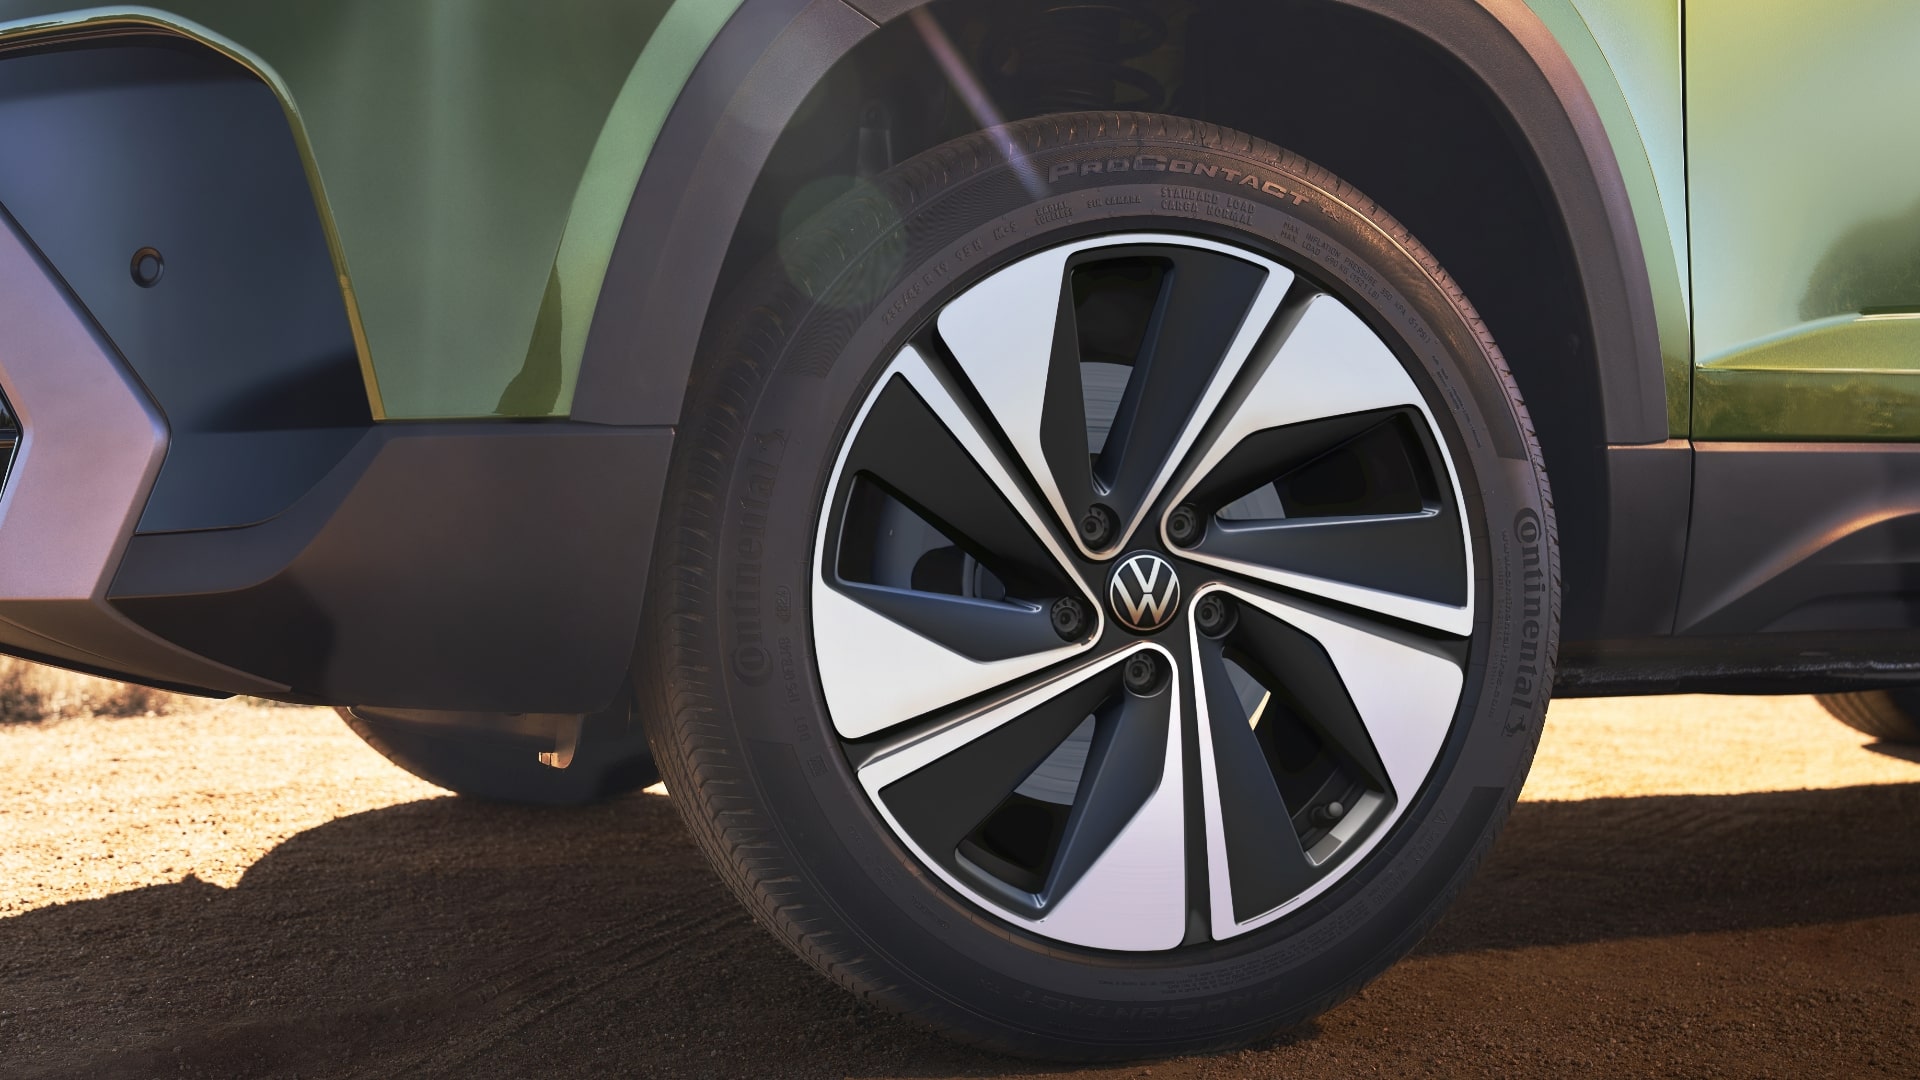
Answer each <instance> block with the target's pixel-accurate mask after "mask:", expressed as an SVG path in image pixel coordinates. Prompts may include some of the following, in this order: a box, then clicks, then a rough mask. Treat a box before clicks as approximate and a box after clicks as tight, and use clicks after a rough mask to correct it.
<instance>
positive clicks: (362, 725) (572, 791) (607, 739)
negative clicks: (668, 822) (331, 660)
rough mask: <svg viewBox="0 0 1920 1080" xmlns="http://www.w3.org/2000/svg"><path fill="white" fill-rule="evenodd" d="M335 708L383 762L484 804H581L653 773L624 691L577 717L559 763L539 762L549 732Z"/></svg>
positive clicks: (632, 786) (642, 782)
mask: <svg viewBox="0 0 1920 1080" xmlns="http://www.w3.org/2000/svg"><path fill="white" fill-rule="evenodd" d="M335 711H336V712H338V713H339V714H340V718H341V719H342V720H344V721H346V724H347V727H348V728H350V729H352V731H353V733H354V734H356V735H358V736H360V737H361V738H362V739H364V740H366V743H367V745H368V746H371V747H373V748H374V749H375V750H377V751H379V752H380V755H381V756H382V757H384V758H386V759H387V760H388V761H391V762H393V763H394V764H395V765H398V766H400V767H401V768H402V769H405V770H406V771H408V772H410V773H412V774H413V775H415V776H417V777H419V778H420V779H422V780H425V781H426V782H427V783H429V784H432V785H434V786H435V787H441V788H445V789H447V790H448V791H451V792H453V793H454V794H456V795H462V796H465V797H468V798H473V799H481V800H484V801H487V802H507V803H529V804H532V805H537V806H581V805H585V804H587V803H592V802H598V801H600V800H602V799H610V798H613V797H614V796H617V795H624V794H626V793H627V792H630V791H637V790H639V789H640V788H643V787H646V786H647V785H648V784H651V783H654V782H655V781H657V780H659V779H660V772H659V770H658V769H657V768H655V767H654V764H653V755H652V754H651V753H650V752H649V751H648V749H647V744H646V735H645V732H644V730H643V728H642V727H641V725H640V723H639V721H638V719H637V718H636V717H635V716H634V713H633V704H632V697H631V695H630V694H629V693H627V692H624V691H623V692H622V694H621V696H620V700H619V702H618V703H617V704H616V705H615V706H614V707H612V708H610V709H607V710H604V711H602V712H598V713H594V714H592V715H591V716H588V717H587V718H586V720H585V721H584V722H583V723H582V725H581V729H580V736H579V741H578V745H577V747H576V749H575V751H574V755H573V759H572V761H571V762H569V763H568V765H567V767H566V768H564V769H556V768H553V767H551V766H549V765H546V764H543V763H542V762H541V761H540V754H541V753H542V752H543V751H548V750H552V749H553V740H552V739H550V738H549V739H539V738H531V737H528V736H524V735H514V734H508V733H505V732H494V731H486V730H469V729H465V728H455V727H449V726H446V725H443V724H432V723H419V722H413V721H408V720H405V719H401V718H397V717H393V716H382V715H379V714H377V713H373V712H371V711H363V712H355V711H353V710H350V709H337V710H335Z"/></svg>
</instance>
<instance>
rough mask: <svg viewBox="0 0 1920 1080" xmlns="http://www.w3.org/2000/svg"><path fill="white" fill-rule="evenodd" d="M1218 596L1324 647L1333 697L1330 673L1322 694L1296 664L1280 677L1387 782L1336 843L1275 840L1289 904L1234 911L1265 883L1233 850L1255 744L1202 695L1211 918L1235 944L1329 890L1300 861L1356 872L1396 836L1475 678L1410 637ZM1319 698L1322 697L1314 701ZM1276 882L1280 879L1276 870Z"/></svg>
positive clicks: (1341, 826) (1262, 601)
mask: <svg viewBox="0 0 1920 1080" xmlns="http://www.w3.org/2000/svg"><path fill="white" fill-rule="evenodd" d="M1217 591H1218V592H1221V593H1224V594H1226V595H1230V596H1232V597H1233V598H1234V599H1235V600H1236V601H1238V602H1239V603H1241V604H1243V605H1245V606H1246V607H1247V608H1251V609H1252V610H1251V611H1250V612H1246V613H1245V614H1243V616H1242V618H1243V619H1244V618H1248V617H1259V616H1264V617H1266V618H1268V619H1271V620H1273V621H1275V622H1277V623H1279V624H1283V625H1284V626H1285V627H1287V628H1291V629H1292V630H1294V631H1297V632H1298V633H1299V634H1301V635H1304V636H1305V638H1306V639H1310V640H1311V642H1312V643H1313V644H1314V645H1316V646H1317V647H1318V649H1319V650H1322V651H1323V654H1324V659H1325V662H1326V663H1327V664H1328V665H1330V672H1329V673H1330V674H1331V675H1332V676H1333V677H1334V678H1336V679H1337V683H1338V685H1337V687H1334V688H1332V689H1331V691H1330V690H1329V688H1328V687H1327V686H1325V685H1324V683H1325V675H1322V676H1321V677H1320V679H1319V681H1320V682H1321V684H1322V685H1319V686H1315V685H1314V684H1315V682H1316V679H1315V677H1314V675H1315V673H1313V672H1311V671H1309V670H1305V669H1303V667H1302V666H1301V665H1300V664H1298V663H1297V662H1296V663H1292V664H1282V665H1280V666H1285V667H1289V668H1291V670H1289V671H1285V672H1282V673H1281V675H1282V678H1283V679H1284V680H1286V682H1287V684H1288V690H1289V691H1290V692H1291V693H1292V694H1294V695H1296V700H1300V699H1304V700H1305V701H1306V703H1307V706H1308V711H1310V712H1312V713H1313V714H1314V715H1315V720H1316V722H1318V723H1320V724H1322V725H1324V727H1323V729H1322V732H1323V735H1324V737H1325V738H1326V740H1327V741H1328V742H1330V743H1344V744H1346V746H1347V747H1348V748H1349V749H1350V750H1351V751H1352V753H1351V757H1350V759H1352V760H1358V761H1359V763H1360V764H1359V765H1358V770H1359V771H1360V772H1361V773H1363V774H1367V773H1374V772H1376V771H1377V772H1378V774H1379V775H1378V776H1369V777H1368V778H1367V781H1368V782H1367V784H1366V786H1367V787H1368V788H1370V789H1372V790H1369V791H1368V792H1367V793H1366V794H1364V795H1362V796H1361V797H1360V798H1359V799H1358V800H1356V803H1355V805H1352V806H1348V807H1345V808H1344V809H1345V811H1346V814H1345V816H1344V817H1343V818H1342V819H1340V820H1339V822H1338V823H1337V824H1334V825H1333V826H1332V827H1331V828H1329V829H1327V830H1326V837H1325V838H1323V839H1322V840H1320V842H1319V843H1317V844H1316V845H1315V847H1314V850H1312V851H1307V852H1302V851H1301V848H1300V846H1299V845H1298V843H1297V842H1293V843H1291V844H1289V843H1288V842H1291V841H1294V840H1295V838H1294V836H1293V835H1292V833H1291V831H1290V830H1288V831H1287V834H1286V836H1285V837H1284V840H1270V841H1267V845H1266V849H1265V851H1264V853H1263V855H1264V857H1265V858H1268V859H1271V860H1275V861H1276V862H1277V864H1278V867H1279V873H1280V875H1281V879H1282V881H1283V884H1284V885H1285V886H1286V890H1285V891H1286V892H1287V893H1288V895H1287V897H1286V899H1285V900H1284V901H1283V902H1282V903H1280V904H1278V905H1274V906H1269V907H1264V909H1261V905H1255V908H1256V909H1255V910H1248V908H1247V905H1246V904H1245V903H1242V904H1241V905H1239V907H1238V909H1236V905H1235V897H1236V889H1238V893H1239V895H1241V896H1245V895H1246V893H1247V891H1248V879H1249V877H1250V876H1257V875H1249V874H1248V873H1245V872H1242V873H1239V874H1236V872H1235V871H1236V867H1235V855H1236V854H1238V855H1239V857H1240V858H1241V859H1246V858H1248V857H1249V856H1248V855H1247V854H1246V851H1247V847H1248V845H1246V844H1245V843H1244V842H1241V843H1238V844H1236V843H1235V841H1236V839H1238V838H1236V837H1235V835H1234V831H1235V829H1236V827H1240V828H1241V829H1242V830H1243V831H1244V826H1236V823H1235V821H1234V820H1233V813H1232V812H1231V810H1232V809H1234V807H1233V803H1234V797H1235V783H1236V777H1235V775H1234V774H1235V773H1236V772H1237V771H1239V769H1240V766H1241V765H1242V764H1243V761H1242V760H1241V759H1242V758H1243V757H1244V755H1245V754H1246V753H1247V752H1248V750H1247V745H1246V744H1245V740H1239V741H1234V740H1233V738H1232V737H1231V736H1229V737H1228V738H1225V739H1223V738H1222V733H1223V731H1226V730H1228V729H1230V727H1231V726H1232V725H1237V724H1245V723H1246V722H1247V721H1246V719H1245V716H1244V714H1240V713H1236V714H1234V715H1232V716H1231V717H1227V718H1223V717H1222V716H1220V715H1219V713H1220V711H1221V707H1222V704H1221V697H1220V695H1218V694H1215V695H1206V694H1201V695H1197V699H1198V705H1197V708H1198V711H1199V713H1200V715H1199V717H1198V724H1199V735H1200V740H1199V742H1200V759H1201V761H1200V766H1201V767H1200V773H1201V787H1202V795H1203V805H1204V806H1205V818H1206V821H1205V825H1206V836H1207V866H1208V881H1209V888H1210V898H1211V920H1212V925H1213V933H1214V936H1215V937H1216V938H1226V937H1231V936H1233V935H1235V934H1240V933H1244V932H1246V931H1247V930H1251V929H1253V928H1254V927H1256V926H1260V925H1263V924H1265V923H1266V922H1269V921H1271V920H1272V919H1274V918H1278V917H1279V916H1280V915H1282V914H1284V913H1285V912H1287V911H1290V910H1293V909H1294V908H1297V907H1298V906H1299V905H1301V904H1303V903H1305V902H1307V901H1308V900H1310V899H1312V898H1313V897H1314V896H1316V895H1318V894H1319V892H1320V891H1322V890H1323V889H1324V888H1325V887H1326V886H1327V885H1329V884H1331V882H1332V880H1333V878H1332V877H1324V876H1323V877H1320V878H1319V879H1318V880H1317V881H1314V882H1313V883H1312V884H1311V885H1310V886H1306V887H1303V883H1305V882H1308V881H1312V880H1313V879H1312V877H1311V876H1310V875H1306V874H1303V873H1302V865H1301V864H1300V863H1298V862H1296V861H1295V860H1297V859H1298V857H1299V856H1300V855H1301V854H1304V855H1305V856H1306V858H1307V860H1308V861H1309V862H1310V863H1311V862H1315V861H1317V862H1326V861H1327V860H1329V859H1332V858H1334V857H1336V856H1337V857H1338V858H1339V859H1340V860H1341V861H1342V863H1343V864H1348V865H1350V864H1351V863H1352V862H1353V861H1354V860H1357V859H1358V858H1360V857H1362V856H1363V855H1364V854H1365V853H1366V851H1368V850H1370V849H1371V847H1372V846H1373V844H1375V843H1377V842H1378V840H1379V839H1380V838H1381V837H1383V836H1384V835H1385V834H1386V832H1387V830H1388V828H1389V827H1390V826H1391V824H1392V823H1393V821H1394V820H1396V819H1397V818H1398V817H1399V815H1400V814H1401V813H1402V812H1404V810H1405V809H1406V807H1407V804H1408V803H1409V802H1410V801H1411V800H1412V799H1413V798H1414V797H1415V795H1416V794H1417V793H1418V792H1419V790H1420V786H1421V785H1422V784H1423V783H1424V782H1425V780H1426V777H1427V774H1428V773H1429V772H1430V771H1432V768H1433V764H1434V762H1435V761H1436V760H1437V759H1438V757H1439V754H1440V748H1441V745H1442V744H1443V743H1444V742H1445V741H1446V737H1447V732H1448V731H1449V730H1450V728H1451V726H1452V723H1453V716H1454V711H1455V709H1456V708H1457V707H1458V705H1459V700H1460V691H1461V687H1462V685H1463V684H1464V679H1465V674H1464V672H1463V671H1462V669H1461V667H1460V664H1459V663H1458V662H1457V661H1456V660H1455V659H1454V658H1453V657H1452V656H1450V655H1448V654H1447V653H1446V652H1444V651H1443V650H1441V649H1440V648H1438V647H1437V646H1434V645H1433V644H1431V643H1428V642H1425V641H1422V640H1420V639H1418V638H1416V637H1414V636H1412V635H1408V634H1403V633H1398V632H1396V631H1393V630H1391V629H1388V628H1387V627H1384V626H1378V625H1371V626H1370V625H1367V624H1364V623H1362V622H1359V621H1357V620H1354V619H1351V618H1347V617H1345V616H1343V615H1340V614H1339V613H1336V612H1334V611H1332V610H1330V609H1318V610H1316V609H1314V608H1312V607H1309V606H1307V605H1305V604H1297V603H1290V602H1287V601H1285V600H1282V599H1278V598H1276V597H1273V596H1270V595H1263V594H1260V593H1257V592H1254V591H1251V590H1246V589H1240V588H1235V587H1233V586H1220V587H1217ZM1206 647H1207V646H1206V643H1205V642H1204V639H1202V638H1201V637H1200V636H1199V635H1195V636H1194V639H1193V646H1192V649H1193V652H1192V658H1191V662H1192V664H1193V666H1194V668H1195V670H1204V669H1205V667H1206V665H1207V657H1206V656H1204V655H1203V652H1204V650H1205V648H1206ZM1333 693H1343V694H1344V697H1345V699H1346V701H1347V702H1350V716H1351V720H1349V721H1347V723H1348V724H1351V722H1352V721H1356V720H1357V723H1358V725H1359V729H1358V730H1354V729H1352V728H1351V727H1349V728H1348V730H1344V731H1343V730H1340V728H1341V725H1342V719H1341V714H1342V713H1343V712H1346V710H1345V709H1343V708H1340V707H1339V706H1340V705H1341V704H1342V703H1340V702H1338V701H1335V702H1332V703H1331V704H1332V705H1334V706H1335V707H1332V708H1329V707H1327V706H1328V704H1329V702H1327V701H1326V699H1327V698H1328V697H1330V696H1332V694H1333ZM1315 697H1319V698H1320V699H1321V700H1320V701H1315V700H1314V698H1315ZM1262 704H1263V705H1268V704H1269V703H1266V702H1263V703H1262ZM1257 718H1258V717H1257V716H1256V719H1257ZM1295 812H1296V814H1297V812H1298V811H1297V810H1296V811H1295ZM1269 831H1271V830H1269ZM1356 840H1357V841H1358V844H1357V846H1354V841H1356ZM1263 869H1265V868H1263ZM1268 876H1269V877H1271V876H1272V871H1271V870H1269V871H1268Z"/></svg>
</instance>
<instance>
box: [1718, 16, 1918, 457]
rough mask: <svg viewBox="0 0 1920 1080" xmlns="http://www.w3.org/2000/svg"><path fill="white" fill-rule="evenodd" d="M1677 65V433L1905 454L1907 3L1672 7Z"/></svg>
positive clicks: (1911, 44)
mask: <svg viewBox="0 0 1920 1080" xmlns="http://www.w3.org/2000/svg"><path fill="white" fill-rule="evenodd" d="M1687 63H1688V66H1687V121H1688V135H1687V140H1688V152H1689V155H1690V162H1689V172H1690V177H1689V183H1690V200H1689V201H1690V207H1691V220H1692V240H1693V284H1694V341H1695V347H1696V352H1697V356H1698V357H1699V360H1698V364H1699V368H1698V373H1697V378H1696V385H1695V397H1694V436H1695V437H1696V438H1702V439H1792V440H1846V439H1884V440H1895V439H1898V440H1912V439H1920V407H1916V405H1917V404H1920V318H1900V317H1898V316H1899V315H1900V314H1901V313H1914V314H1916V315H1920V4H1916V3H1914V2H1913V0H1828V2H1826V3H1823V4H1819V5H1813V6H1809V5H1806V4H1803V3H1799V2H1795V0H1688V3H1687ZM1863 315H1864V316H1867V317H1862V316H1863Z"/></svg>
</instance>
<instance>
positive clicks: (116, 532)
mask: <svg viewBox="0 0 1920 1080" xmlns="http://www.w3.org/2000/svg"><path fill="white" fill-rule="evenodd" d="M0 328H3V330H4V332H3V333H0V390H3V391H4V392H5V394H6V397H7V400H8V402H10V403H11V404H12V406H13V411H14V415H15V417H16V418H17V420H18V422H19V426H20V436H19V444H18V446H17V448H16V450H15V453H14V458H13V465H12V468H11V469H10V470H9V471H8V474H7V478H6V487H5V491H4V493H0V647H4V648H5V649H6V650H7V651H10V652H16V653H20V654H24V655H29V656H33V657H35V658H38V659H45V660H49V661H52V662H54V663H58V664H62V665H65V666H69V667H77V668H82V669H85V670H92V671H99V672H103V673H110V674H115V675H122V676H127V677H131V678H134V679H137V680H139V681H141V682H147V683H154V684H159V685H167V686H177V687H190V688H195V689H201V690H212V691H218V692H223V693H249V694H273V693H282V692H285V691H286V690H287V687H286V686H284V685H281V684H277V683H274V682H272V681H270V680H265V679H261V678H258V677H255V676H252V675H248V674H246V673H244V672H241V671H238V670H235V669H233V668H230V667H227V666H225V665H223V664H217V663H214V662H211V661H208V660H206V659H204V658H202V657H199V656H196V655H194V654H192V653H190V652H187V651H186V650H184V649H181V648H179V647H177V646H175V645H172V644H170V643H168V642H166V641H164V640H162V639H161V638H160V637H158V636H156V635H154V634H153V633H151V632H149V631H147V630H145V629H142V628H141V627H140V626H138V625H137V624H135V623H134V622H133V621H131V620H130V619H128V618H127V617H126V616H125V615H122V614H121V613H120V612H119V611H118V610H116V609H115V608H114V607H113V606H112V605H111V604H110V603H108V601H107V591H108V586H109V585H110V583H111V581H112V578H113V573H114V570H115V568H117V567H118V566H119V565H120V559H121V556H122V555H123V554H124V553H125V551H126V547H127V544H128V542H129V540H131V538H132V536H133V531H134V527H135V524H136V523H137V522H138V521H139V519H140V514H141V511H142V510H143V508H144V507H145V506H146V502H147V496H148V495H149V494H150V493H151V492H152V490H153V482H154V478H155V477H157V476H158V475H159V472H160V465H161V462H162V461H163V460H164V459H165V457H166V452H167V425H166V421H165V420H164V419H163V418H162V417H161V416H160V413H159V411H158V410H157V409H155V408H154V406H153V403H152V402H151V401H150V400H149V399H148V397H147V395H146V392H145V391H144V390H143V389H142V388H141V386H140V384H139V383H138V382H137V381H135V379H134V378H133V375H132V373H131V372H129V371H128V369H127V367H126V365H125V364H124V363H122V362H121V360H120V358H119V356H118V355H117V354H116V353H115V351H114V349H113V347H112V346H111V345H109V344H108V342H107V341H106V339H105V338H104V337H103V336H102V334H101V333H100V330H99V329H98V328H97V327H96V326H95V325H94V322H93V319H92V318H91V316H89V315H88V314H87V312H86V310H85V309H84V308H83V307H81V305H80V303H79V301H78V300H76V299H75V298H74V297H73V295H72V294H71V293H70V292H69V291H68V290H67V288H66V286H65V285H64V284H63V283H62V282H61V280H60V278H59V277H58V275H56V274H55V273H54V271H53V270H52V268H51V267H49V266H48V265H47V263H46V261H45V260H44V259H42V258H41V257H40V254H39V252H38V251H37V250H36V249H35V248H34V247H33V245H32V243H31V242H30V241H29V240H28V239H27V237H26V235H25V234H24V233H23V232H22V231H21V230H20V228H19V226H18V225H17V224H16V223H15V222H14V221H13V219H12V218H11V217H9V216H7V215H6V214H5V213H4V212H0Z"/></svg>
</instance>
